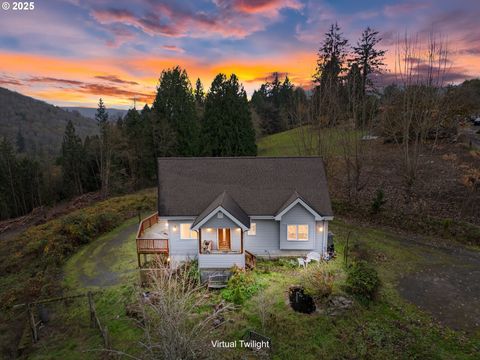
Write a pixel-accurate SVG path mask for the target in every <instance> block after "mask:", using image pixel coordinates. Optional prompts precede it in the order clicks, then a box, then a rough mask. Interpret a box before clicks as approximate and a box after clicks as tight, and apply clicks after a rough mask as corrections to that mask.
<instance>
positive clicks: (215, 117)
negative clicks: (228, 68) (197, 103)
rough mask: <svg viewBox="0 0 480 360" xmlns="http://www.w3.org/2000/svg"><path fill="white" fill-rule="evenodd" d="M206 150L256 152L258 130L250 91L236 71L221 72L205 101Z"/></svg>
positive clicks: (221, 153) (214, 152) (207, 152)
mask: <svg viewBox="0 0 480 360" xmlns="http://www.w3.org/2000/svg"><path fill="white" fill-rule="evenodd" d="M202 143H203V145H204V148H203V153H204V154H205V155H210V156H242V155H256V154H257V146H256V144H255V130H254V128H253V124H252V118H251V114H250V109H249V107H248V100H247V94H246V92H245V90H244V89H243V86H242V85H241V84H240V83H239V81H238V78H237V77H236V75H234V74H232V75H231V76H230V78H228V79H227V77H226V76H225V75H224V74H218V75H217V76H216V77H215V79H214V80H213V82H212V85H211V87H210V91H209V93H208V94H207V98H206V101H205V119H204V123H203V127H202Z"/></svg>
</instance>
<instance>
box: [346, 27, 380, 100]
mask: <svg viewBox="0 0 480 360" xmlns="http://www.w3.org/2000/svg"><path fill="white" fill-rule="evenodd" d="M381 40H382V38H380V37H378V31H375V30H372V29H370V27H367V28H366V29H365V30H364V31H363V32H362V36H361V38H360V39H359V40H358V42H357V46H354V47H353V52H354V54H355V55H354V59H353V61H354V62H355V63H356V64H357V65H358V67H359V70H360V72H361V76H362V84H361V88H362V94H363V95H365V92H366V89H367V86H369V85H370V86H371V85H372V83H371V81H370V79H369V78H368V76H369V75H370V74H373V73H375V72H381V70H382V68H383V67H384V66H385V64H384V63H383V60H384V56H385V53H386V51H385V50H379V49H377V48H376V46H377V45H378V43H379V42H380V41H381Z"/></svg>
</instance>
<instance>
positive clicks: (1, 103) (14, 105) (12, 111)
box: [0, 87, 127, 160]
mask: <svg viewBox="0 0 480 360" xmlns="http://www.w3.org/2000/svg"><path fill="white" fill-rule="evenodd" d="M95 111H96V109H95V108H83V107H65V108H60V107H58V106H54V105H51V104H48V103H46V102H44V101H40V100H36V99H34V98H31V97H28V96H25V95H22V94H20V93H17V92H14V91H10V90H8V89H5V88H1V87H0V140H2V138H3V137H5V138H6V139H7V140H9V141H10V143H11V144H12V145H13V146H14V148H15V149H16V150H17V151H18V152H20V153H27V154H29V155H32V156H35V157H37V158H40V159H50V160H51V159H55V158H56V157H57V156H58V155H59V152H60V148H61V145H62V140H63V136H64V132H65V126H66V125H67V123H68V121H69V120H71V121H72V122H73V124H74V125H75V129H76V132H77V134H78V135H79V136H80V137H81V138H82V139H84V138H85V137H86V136H88V135H95V134H97V133H98V128H97V124H96V122H95V120H94V119H95ZM108 112H109V117H110V119H112V120H116V119H117V118H118V117H119V116H122V117H123V116H124V115H125V114H126V112H127V110H121V109H108Z"/></svg>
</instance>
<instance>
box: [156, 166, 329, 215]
mask: <svg viewBox="0 0 480 360" xmlns="http://www.w3.org/2000/svg"><path fill="white" fill-rule="evenodd" d="M223 192H227V193H228V196H229V197H231V198H232V199H234V201H235V202H236V203H237V204H238V206H239V207H240V208H241V209H243V211H244V212H245V213H247V214H248V215H249V216H252V215H267V216H273V215H275V214H276V213H277V212H278V211H279V210H280V209H281V208H282V206H284V204H285V203H286V202H287V201H288V200H289V199H290V198H291V196H292V193H294V192H297V193H298V194H300V195H301V197H302V199H304V200H305V201H306V202H308V204H309V206H311V207H312V208H313V209H314V210H315V211H316V212H317V213H319V214H320V215H322V216H332V215H333V213H332V207H331V203H330V196H329V194H328V187H327V180H326V177H325V170H324V167H323V161H322V159H321V158H319V157H215V158H213V157H168V158H159V159H158V194H159V196H158V213H159V215H160V216H195V217H196V216H198V215H200V214H201V213H202V212H204V211H206V209H207V207H209V205H211V204H212V202H213V201H214V200H215V199H216V198H217V197H218V196H219V194H222V193H223Z"/></svg>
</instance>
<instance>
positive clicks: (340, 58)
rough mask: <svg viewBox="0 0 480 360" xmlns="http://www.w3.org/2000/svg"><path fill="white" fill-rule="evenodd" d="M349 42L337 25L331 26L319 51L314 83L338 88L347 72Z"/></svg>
mask: <svg viewBox="0 0 480 360" xmlns="http://www.w3.org/2000/svg"><path fill="white" fill-rule="evenodd" d="M347 47H348V40H347V39H346V38H344V37H343V34H342V33H341V31H340V26H338V24H337V23H335V24H332V25H330V29H329V31H328V32H327V33H325V39H324V41H323V43H322V45H321V47H320V50H319V51H318V59H317V70H316V72H315V75H314V81H315V82H316V83H317V84H318V85H320V86H323V87H332V86H336V85H337V84H338V81H339V77H340V75H341V73H342V72H343V71H345V70H346V67H345V61H346V57H347Z"/></svg>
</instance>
